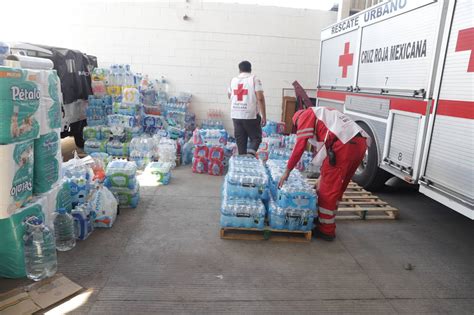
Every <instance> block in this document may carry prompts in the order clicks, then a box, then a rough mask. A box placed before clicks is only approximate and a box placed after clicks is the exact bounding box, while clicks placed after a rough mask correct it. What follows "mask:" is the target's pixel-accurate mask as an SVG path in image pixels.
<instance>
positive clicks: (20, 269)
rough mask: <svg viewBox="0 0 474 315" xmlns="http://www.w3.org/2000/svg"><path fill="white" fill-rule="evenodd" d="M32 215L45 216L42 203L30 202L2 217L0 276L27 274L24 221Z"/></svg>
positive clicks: (0, 229) (0, 226) (12, 276)
mask: <svg viewBox="0 0 474 315" xmlns="http://www.w3.org/2000/svg"><path fill="white" fill-rule="evenodd" d="M30 216H36V217H38V218H44V217H43V213H42V206H41V204H39V203H30V204H29V205H28V206H26V207H24V208H20V209H19V210H17V211H16V212H15V213H14V214H12V215H11V216H10V217H7V218H2V219H0V231H1V242H0V277H3V278H22V277H25V276H26V271H25V262H24V251H23V242H22V240H23V235H24V234H25V225H24V224H23V222H24V221H25V220H26V218H28V217H30Z"/></svg>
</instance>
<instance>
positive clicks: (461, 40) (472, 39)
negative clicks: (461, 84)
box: [456, 27, 474, 72]
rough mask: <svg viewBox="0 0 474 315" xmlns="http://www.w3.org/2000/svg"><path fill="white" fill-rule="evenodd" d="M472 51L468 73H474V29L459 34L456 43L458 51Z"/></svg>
mask: <svg viewBox="0 0 474 315" xmlns="http://www.w3.org/2000/svg"><path fill="white" fill-rule="evenodd" d="M466 50H470V51H471V55H470V57H469V64H468V66H467V72H474V27H471V28H466V29H464V30H460V31H459V33H458V41H457V43H456V51H466Z"/></svg>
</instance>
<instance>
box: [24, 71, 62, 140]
mask: <svg viewBox="0 0 474 315" xmlns="http://www.w3.org/2000/svg"><path fill="white" fill-rule="evenodd" d="M28 78H29V79H30V80H34V81H35V82H36V84H37V86H38V89H39V91H40V102H39V109H38V111H37V112H36V119H37V120H38V122H39V125H40V132H39V134H40V135H44V134H47V133H49V132H51V131H53V130H54V129H57V128H61V116H62V112H61V104H62V94H61V83H60V80H59V77H58V75H57V73H56V70H28Z"/></svg>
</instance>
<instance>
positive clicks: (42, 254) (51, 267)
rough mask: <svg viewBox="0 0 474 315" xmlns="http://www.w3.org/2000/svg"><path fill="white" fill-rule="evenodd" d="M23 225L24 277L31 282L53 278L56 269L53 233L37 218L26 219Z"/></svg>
mask: <svg viewBox="0 0 474 315" xmlns="http://www.w3.org/2000/svg"><path fill="white" fill-rule="evenodd" d="M24 224H25V235H24V236H23V240H24V257H25V269H26V276H27V277H28V279H31V280H33V281H40V280H42V279H44V278H47V277H51V276H53V275H54V274H55V273H56V271H57V269H58V261H57V257H56V245H55V243H54V236H53V233H52V232H51V230H50V229H48V227H47V226H46V225H45V224H44V223H43V222H42V221H41V219H38V218H37V217H30V218H28V219H27V220H26V221H25V223H24Z"/></svg>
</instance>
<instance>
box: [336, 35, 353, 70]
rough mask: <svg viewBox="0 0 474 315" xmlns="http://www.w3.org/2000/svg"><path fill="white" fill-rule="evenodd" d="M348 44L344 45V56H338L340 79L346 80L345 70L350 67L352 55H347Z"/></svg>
mask: <svg viewBox="0 0 474 315" xmlns="http://www.w3.org/2000/svg"><path fill="white" fill-rule="evenodd" d="M350 44H351V43H350V42H347V43H345V44H344V54H343V55H340V56H339V67H342V77H343V78H347V68H348V67H349V66H352V61H353V59H354V54H350V53H349V46H350Z"/></svg>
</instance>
